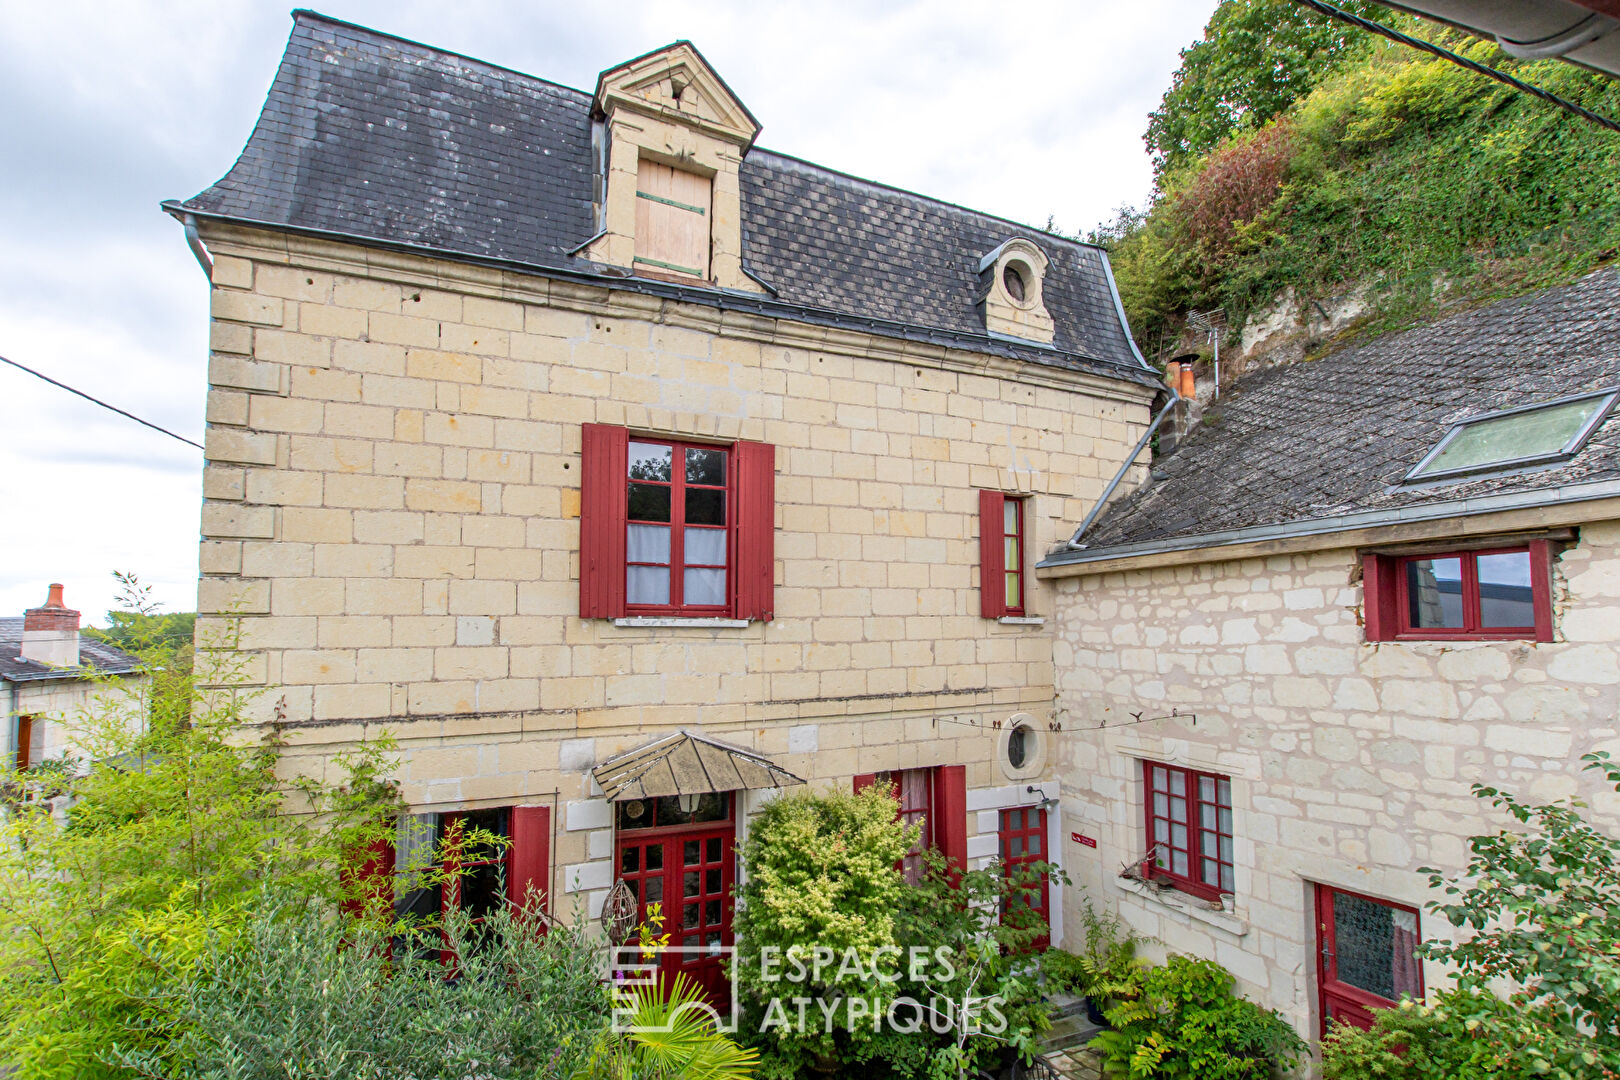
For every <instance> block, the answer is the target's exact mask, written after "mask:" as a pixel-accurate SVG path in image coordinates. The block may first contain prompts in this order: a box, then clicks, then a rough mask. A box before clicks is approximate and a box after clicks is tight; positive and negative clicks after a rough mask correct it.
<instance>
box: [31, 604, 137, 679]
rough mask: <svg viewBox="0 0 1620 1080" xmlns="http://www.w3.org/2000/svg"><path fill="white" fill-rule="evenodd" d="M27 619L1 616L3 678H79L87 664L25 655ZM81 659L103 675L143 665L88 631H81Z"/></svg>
mask: <svg viewBox="0 0 1620 1080" xmlns="http://www.w3.org/2000/svg"><path fill="white" fill-rule="evenodd" d="M22 633H23V620H22V618H21V617H20V616H19V617H13V618H6V619H0V679H4V680H6V681H7V682H38V681H41V680H45V679H76V678H78V677H79V676H80V675H81V674H83V672H84V667H77V668H53V667H49V666H47V665H45V664H41V663H37V662H35V661H33V660H24V659H23V658H22V656H21V649H22ZM79 660H80V661H81V663H82V664H83V665H84V666H85V667H93V668H95V669H96V670H97V671H99V672H101V673H102V674H103V675H128V674H130V673H131V672H133V671H135V669H136V668H137V667H139V663H140V662H139V661H137V660H136V659H135V658H134V657H133V656H131V655H129V653H127V652H125V651H124V650H122V649H115V648H113V647H112V646H111V645H107V644H105V643H103V642H100V641H97V640H96V639H95V638H93V637H91V636H90V635H88V634H80V635H79Z"/></svg>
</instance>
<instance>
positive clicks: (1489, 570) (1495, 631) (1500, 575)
mask: <svg viewBox="0 0 1620 1080" xmlns="http://www.w3.org/2000/svg"><path fill="white" fill-rule="evenodd" d="M1549 558H1550V556H1549V553H1548V543H1547V541H1545V540H1537V541H1533V542H1531V543H1530V544H1527V545H1523V546H1519V547H1503V548H1481V549H1478V550H1472V551H1438V552H1423V553H1420V554H1412V555H1397V556H1390V555H1368V556H1366V557H1365V559H1364V561H1363V565H1362V586H1363V589H1364V590H1365V594H1366V624H1367V640H1368V641H1390V640H1400V639H1408V640H1425V641H1426V640H1444V639H1462V640H1490V639H1509V640H1512V639H1530V640H1535V641H1551V640H1552V598H1551V592H1552V590H1551V576H1550V568H1549Z"/></svg>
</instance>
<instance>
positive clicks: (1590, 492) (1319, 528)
mask: <svg viewBox="0 0 1620 1080" xmlns="http://www.w3.org/2000/svg"><path fill="white" fill-rule="evenodd" d="M1616 497H1620V480H1592V481H1588V482H1586V483H1580V484H1566V485H1561V486H1559V487H1554V488H1538V489H1536V490H1532V491H1514V492H1507V493H1504V494H1500V495H1480V496H1475V497H1473V498H1468V499H1453V500H1449V501H1446V502H1431V503H1422V504H1419V505H1416V506H1402V507H1397V508H1396V509H1394V510H1365V511H1361V512H1360V513H1354V514H1341V515H1338V516H1335V517H1331V518H1306V519H1303V520H1300V521H1289V522H1284V523H1282V524H1275V525H1251V526H1248V527H1246V528H1242V529H1226V530H1223V531H1221V532H1213V533H1202V534H1199V535H1196V536H1176V537H1171V538H1169V539H1166V540H1145V541H1142V542H1140V543H1135V544H1116V545H1114V546H1112V547H1104V548H1095V549H1090V550H1085V549H1082V550H1078V551H1064V552H1060V553H1058V554H1055V555H1048V556H1047V557H1046V558H1044V559H1042V560H1041V561H1040V562H1038V563H1036V564H1035V568H1036V569H1037V570H1043V569H1056V568H1059V567H1064V566H1076V565H1081V564H1086V563H1102V562H1113V561H1115V560H1119V559H1127V558H1132V557H1134V556H1140V555H1158V554H1162V553H1167V552H1173V551H1195V550H1198V549H1201V548H1219V547H1230V546H1234V545H1238V544H1252V543H1257V542H1263V541H1268V540H1286V539H1291V538H1295V537H1303V536H1322V535H1328V534H1332V533H1339V532H1352V531H1355V530H1358V529H1372V528H1379V527H1382V526H1387V525H1403V524H1410V523H1414V522H1423V521H1437V520H1441V519H1444V518H1453V517H1473V516H1476V515H1479V514H1491V513H1500V512H1502V511H1507V510H1526V509H1534V508H1538V507H1544V506H1561V505H1568V504H1572V503H1582V502H1591V501H1593V500H1595V499H1610V498H1616Z"/></svg>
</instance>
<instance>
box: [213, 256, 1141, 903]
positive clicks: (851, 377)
mask: <svg viewBox="0 0 1620 1080" xmlns="http://www.w3.org/2000/svg"><path fill="white" fill-rule="evenodd" d="M207 233H208V235H207V237H206V239H207V240H208V243H209V246H210V248H211V249H212V250H213V251H214V253H215V255H216V261H215V267H214V284H215V288H214V293H213V324H212V356H211V361H210V391H209V402H208V421H209V427H208V434H207V459H208V464H207V469H206V474H205V500H206V501H205V503H204V506H203V518H202V531H203V536H204V540H203V545H202V582H201V588H200V594H199V610H200V611H201V612H202V613H203V617H202V622H201V626H200V630H199V632H200V633H201V634H203V635H207V634H209V633H214V632H218V631H219V630H221V629H223V628H226V627H228V626H232V625H234V626H235V627H236V628H238V629H239V631H240V645H241V649H242V650H243V652H244V655H245V657H246V659H247V661H248V666H249V671H250V678H251V680H252V681H254V682H257V683H260V684H263V685H264V686H267V687H273V688H274V689H273V690H272V691H271V692H270V693H267V694H265V695H264V696H263V697H262V698H261V699H260V700H259V701H258V702H257V703H256V705H255V706H254V708H255V709H256V710H257V711H256V713H255V715H256V716H257V717H258V718H259V719H269V718H271V717H272V716H274V715H279V716H281V717H282V718H283V719H284V720H285V721H286V722H287V724H288V730H287V739H288V743H289V760H290V761H291V762H292V765H293V767H295V768H299V769H303V770H305V771H310V772H319V771H320V770H321V769H322V768H324V767H325V763H326V762H328V761H329V759H330V757H331V755H332V754H333V753H334V752H335V751H337V750H340V749H341V748H342V747H344V746H346V745H350V744H352V743H353V742H354V741H355V740H358V739H362V738H367V737H372V736H374V735H376V734H377V733H378V732H381V731H385V730H386V731H387V732H389V733H390V734H391V735H392V736H393V737H394V738H395V739H397V740H398V742H399V745H400V751H401V771H400V777H401V779H402V781H403V784H404V796H405V799H406V801H407V802H408V803H409V804H410V805H411V806H412V807H414V808H417V809H449V808H455V807H461V806H477V805H501V804H503V803H508V802H513V801H517V800H522V801H525V802H543V801H550V802H551V803H552V804H553V805H554V806H555V807H556V813H555V814H554V815H553V817H554V822H555V826H554V827H555V828H556V830H557V836H556V852H555V855H554V860H553V861H554V863H555V864H558V865H562V866H573V867H581V866H586V865H587V864H589V865H590V866H591V869H590V870H589V872H588V873H586V874H585V876H584V877H582V878H580V879H579V881H578V882H577V883H576V882H574V881H572V879H570V881H569V882H566V883H565V882H562V881H559V888H568V887H572V888H575V889H578V890H584V891H592V890H593V888H594V884H595V881H596V879H597V878H599V877H600V876H601V875H602V874H603V873H607V872H609V871H608V870H606V869H604V868H605V867H606V864H605V863H602V862H600V859H601V857H602V856H603V854H604V849H603V844H604V843H606V841H604V840H603V839H602V837H601V835H600V830H601V828H602V827H603V826H602V823H601V821H600V820H599V819H601V817H602V816H603V813H604V809H605V808H604V807H602V806H601V805H598V804H596V800H595V798H594V796H595V795H596V794H599V793H595V792H593V791H592V790H591V786H592V785H591V782H590V780H589V777H588V775H586V771H587V770H588V768H589V767H590V766H591V765H592V764H594V763H597V762H599V761H601V760H603V759H604V758H606V757H608V756H611V755H612V754H614V753H618V752H621V751H623V750H627V749H630V748H633V747H635V746H638V745H641V744H643V743H645V742H646V741H648V740H650V739H651V738H653V737H655V736H656V735H659V734H663V733H665V732H667V731H668V730H670V729H673V728H678V727H688V728H693V729H701V730H703V731H705V732H707V733H709V734H711V735H715V736H718V737H721V738H724V739H727V740H730V741H732V742H735V743H739V744H741V745H744V746H747V747H750V748H753V749H756V750H758V751H761V752H764V753H767V754H771V755H773V756H776V757H778V759H779V760H780V761H781V762H782V763H783V764H784V765H785V766H786V767H787V768H789V769H792V770H794V771H795V772H797V773H798V774H799V775H801V776H804V777H806V778H807V779H809V780H811V781H813V782H837V783H847V782H848V779H849V778H850V777H851V776H853V775H854V774H856V773H861V772H872V771H877V770H885V769H894V768H903V767H908V766H919V765H933V764H946V763H962V764H967V765H968V766H969V786H970V787H972V788H974V789H980V788H986V787H990V786H992V785H999V784H1004V783H1005V782H1006V778H1005V777H999V776H998V775H997V774H996V773H995V771H994V765H993V759H994V755H995V745H996V741H997V736H996V732H995V731H994V729H993V727H992V725H993V724H995V723H996V722H1004V721H1005V720H1007V719H1008V718H1009V717H1010V716H1012V715H1013V714H1015V713H1020V712H1023V713H1027V714H1029V715H1030V716H1032V717H1033V718H1034V719H1035V720H1036V721H1037V722H1038V723H1041V724H1044V723H1045V722H1047V721H1048V720H1049V719H1050V717H1051V713H1052V708H1053V690H1052V666H1051V643H1050V636H1049V628H1048V627H1047V626H1043V625H1040V624H1039V622H1038V620H1031V621H1028V622H1026V623H1024V624H1016V623H1015V622H1013V621H1009V622H998V621H995V620H986V619H984V618H981V617H980V614H979V604H980V600H979V595H978V591H977V589H978V541H977V534H978V522H977V514H978V499H977V491H978V489H980V488H993V489H1000V490H1006V491H1016V492H1023V493H1026V494H1028V495H1029V496H1031V499H1032V503H1031V506H1030V511H1029V514H1028V520H1029V522H1030V524H1029V527H1028V531H1029V533H1030V537H1029V547H1028V550H1029V556H1030V561H1031V562H1032V563H1033V561H1034V560H1035V559H1036V558H1038V557H1039V555H1040V553H1041V552H1043V551H1044V550H1045V549H1046V548H1047V547H1049V546H1050V545H1051V544H1052V543H1053V542H1054V541H1056V540H1057V539H1058V538H1059V537H1060V536H1064V535H1067V532H1068V531H1069V530H1070V529H1072V527H1073V523H1074V522H1075V521H1078V520H1079V519H1080V518H1081V517H1082V516H1083V514H1084V513H1085V511H1086V510H1087V509H1089V507H1090V504H1091V501H1092V500H1094V499H1095V498H1096V497H1097V495H1098V494H1100V492H1101V489H1102V487H1103V485H1104V484H1105V483H1106V482H1107V480H1108V478H1109V477H1110V476H1111V475H1112V474H1113V472H1114V470H1115V469H1116V468H1117V467H1118V463H1119V461H1120V460H1121V459H1122V457H1123V455H1124V453H1125V452H1126V451H1127V450H1128V448H1129V447H1130V446H1131V445H1132V444H1133V442H1134V440H1135V438H1136V437H1137V436H1138V435H1139V434H1140V431H1141V430H1142V427H1143V425H1145V423H1146V422H1147V420H1148V391H1145V390H1143V389H1141V388H1139V387H1133V386H1131V385H1129V384H1125V383H1121V382H1118V381H1115V380H1105V379H1101V378H1097V377H1094V376H1089V375H1084V374H1081V373H1078V372H1075V371H1072V370H1068V369H1064V368H1059V367H1055V366H1049V365H1040V364H1031V363H1025V362H1020V361H1015V360H1011V359H1008V358H1005V357H998V356H993V355H985V354H975V353H964V352H958V351H952V350H947V349H944V348H939V347H935V346H930V345H926V344H921V343H915V342H901V341H897V340H892V339H885V338H879V337H873V336H870V335H866V334H857V333H847V332H842V331H837V330H831V329H827V328H823V327H817V326H812V325H808V324H802V323H796V322H787V321H778V320H770V319H761V318H757V317H753V316H743V315H739V314H737V313H735V312H727V311H724V310H722V309H720V308H718V307H709V306H703V305H694V304H683V303H677V302H674V301H670V300H664V299H659V298H656V297H649V296H645V295H640V294H636V293H632V292H628V291H610V290H608V289H604V288H594V287H589V286H585V285H579V284H573V283H568V282H561V281H548V280H547V279H544V278H538V277H534V276H529V275H521V274H512V273H505V272H502V271H498V270H491V269H485V268H481V267H475V266H470V265H466V264H457V263H451V262H446V261H441V260H429V259H425V258H419V257H415V256H407V255H399V254H391V253H387V252H381V251H366V250H363V249H358V248H354V247H350V246H345V245H338V244H331V243H326V242H320V241H314V240H304V239H300V238H297V237H289V236H278V235H272V234H267V233H260V232H256V231H251V230H243V229H235V228H225V227H223V226H210V227H209V229H208V230H207ZM587 421H596V422H601V423H611V424H623V425H627V426H629V427H631V428H632V429H634V430H638V431H646V432H651V433H659V434H665V435H674V436H686V437H695V438H699V439H703V438H710V439H715V440H729V439H751V440H760V441H764V442H769V443H772V444H774V445H775V447H776V455H777V456H776V468H777V476H776V502H777V505H776V515H777V520H776V556H777V570H776V603H775V619H774V620H773V621H771V622H769V623H758V622H755V623H752V624H750V625H747V626H743V627H723V628H714V627H668V626H656V627H654V626H629V625H617V624H615V623H614V622H613V621H609V620H582V619H580V618H579V617H578V615H577V611H578V568H579V554H578V536H579V503H580V492H579V477H580V425H581V424H582V423H583V422H587ZM1031 584H1032V585H1033V584H1034V583H1033V581H1032V582H1031ZM1030 605H1031V607H1032V610H1033V612H1034V614H1035V615H1036V616H1039V615H1044V614H1046V613H1047V611H1048V609H1049V606H1050V597H1049V590H1047V589H1044V588H1042V587H1035V588H1032V590H1031V601H1030ZM587 804H591V805H587ZM979 846H981V847H982V846H983V845H982V842H981V843H980V845H979ZM577 876H578V875H576V877H577Z"/></svg>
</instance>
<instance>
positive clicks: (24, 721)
mask: <svg viewBox="0 0 1620 1080" xmlns="http://www.w3.org/2000/svg"><path fill="white" fill-rule="evenodd" d="M37 723H39V721H38V720H37V719H36V718H35V717H34V716H32V715H30V714H23V715H20V716H18V717H17V745H16V747H15V754H14V756H15V759H16V767H17V771H18V772H27V771H28V770H29V769H31V768H33V767H34V766H35V765H37V764H39V762H37V761H35V760H34V758H33V754H34V725H35V724H37Z"/></svg>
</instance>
